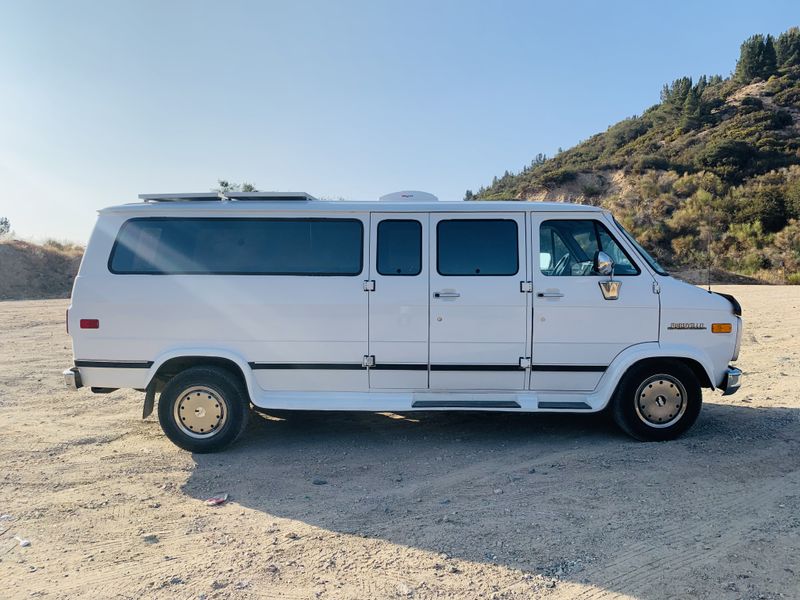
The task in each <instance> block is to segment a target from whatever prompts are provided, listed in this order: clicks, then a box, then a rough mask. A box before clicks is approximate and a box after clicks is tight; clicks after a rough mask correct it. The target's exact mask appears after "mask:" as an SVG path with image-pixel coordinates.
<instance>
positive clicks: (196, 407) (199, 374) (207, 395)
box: [158, 366, 250, 452]
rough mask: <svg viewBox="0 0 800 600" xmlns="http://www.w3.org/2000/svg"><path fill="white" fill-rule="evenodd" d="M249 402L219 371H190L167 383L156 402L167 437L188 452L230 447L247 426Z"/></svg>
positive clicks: (232, 378)
mask: <svg viewBox="0 0 800 600" xmlns="http://www.w3.org/2000/svg"><path fill="white" fill-rule="evenodd" d="M249 414H250V402H249V399H248V396H247V391H246V390H245V389H244V386H243V385H242V383H241V382H240V381H239V379H238V378H237V377H235V376H234V375H233V374H231V373H230V372H229V371H226V370H225V369H220V368H218V367H202V366H200V367H192V368H190V369H186V370H185V371H183V372H181V373H178V374H177V375H175V377H173V378H172V379H170V380H169V382H168V383H167V385H166V386H165V387H164V391H162V392H161V397H160V398H159V400H158V420H159V422H160V423H161V429H163V430H164V433H165V434H166V436H167V437H168V438H169V439H170V440H171V441H172V442H173V443H174V444H175V445H176V446H179V447H180V448H183V449H184V450H189V451H191V452H215V451H217V450H221V449H222V448H224V447H225V446H227V445H229V444H232V443H233V442H234V441H235V440H236V438H238V437H239V435H240V434H241V433H242V431H243V430H244V428H245V426H246V425H247V418H248V416H249Z"/></svg>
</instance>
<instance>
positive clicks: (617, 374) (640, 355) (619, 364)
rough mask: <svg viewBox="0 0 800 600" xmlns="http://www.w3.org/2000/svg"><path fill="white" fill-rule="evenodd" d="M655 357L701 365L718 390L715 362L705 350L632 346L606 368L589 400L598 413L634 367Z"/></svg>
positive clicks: (643, 344)
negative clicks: (678, 359) (676, 359)
mask: <svg viewBox="0 0 800 600" xmlns="http://www.w3.org/2000/svg"><path fill="white" fill-rule="evenodd" d="M653 358H686V359H690V360H693V361H695V362H697V363H698V364H699V365H700V366H701V367H702V369H703V371H705V373H706V376H707V377H708V380H709V381H710V382H711V389H716V376H715V374H714V368H713V362H712V361H711V359H710V357H709V356H708V354H706V352H704V351H703V350H702V349H700V348H697V347H694V346H687V345H683V344H661V343H659V342H644V343H641V344H636V345H634V346H630V347H628V348H626V349H625V350H623V351H622V352H620V353H619V354H617V356H615V357H614V360H613V361H611V364H610V365H609V366H608V368H607V369H606V372H605V373H604V374H603V377H602V378H601V379H600V382H599V383H598V385H597V388H595V390H594V392H592V394H591V395H590V397H589V404H590V405H591V406H592V408H593V409H594V410H602V409H604V408H605V407H606V406H608V403H609V402H610V401H611V397H612V396H613V394H614V392H615V391H616V389H617V386H618V385H619V382H620V380H621V379H622V377H623V376H624V375H625V373H627V372H628V369H630V368H631V367H632V366H633V365H635V364H636V363H638V362H640V361H642V360H648V359H653Z"/></svg>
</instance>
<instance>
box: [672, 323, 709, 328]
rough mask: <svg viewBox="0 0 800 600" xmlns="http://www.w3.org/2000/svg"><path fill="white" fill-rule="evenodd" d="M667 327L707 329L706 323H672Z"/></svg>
mask: <svg viewBox="0 0 800 600" xmlns="http://www.w3.org/2000/svg"><path fill="white" fill-rule="evenodd" d="M667 329H706V324H705V323H670V324H669V327H667Z"/></svg>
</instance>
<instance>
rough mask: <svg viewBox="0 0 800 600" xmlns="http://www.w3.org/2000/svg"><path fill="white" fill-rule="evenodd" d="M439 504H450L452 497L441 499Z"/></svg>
mask: <svg viewBox="0 0 800 600" xmlns="http://www.w3.org/2000/svg"><path fill="white" fill-rule="evenodd" d="M439 504H450V499H449V498H445V499H444V500H440V501H439Z"/></svg>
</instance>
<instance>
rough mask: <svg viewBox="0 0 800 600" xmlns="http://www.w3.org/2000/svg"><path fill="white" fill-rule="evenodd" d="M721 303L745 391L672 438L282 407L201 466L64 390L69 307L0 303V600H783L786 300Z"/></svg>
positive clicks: (91, 397)
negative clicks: (734, 320)
mask: <svg viewBox="0 0 800 600" xmlns="http://www.w3.org/2000/svg"><path fill="white" fill-rule="evenodd" d="M719 289H720V291H722V290H723V289H724V290H725V291H729V292H732V293H734V294H735V295H736V296H737V297H738V298H739V299H740V300H741V302H742V304H743V306H744V311H745V318H746V331H745V336H744V347H743V350H742V354H741V359H740V360H739V362H738V365H739V366H740V367H741V368H742V369H743V370H744V372H745V380H744V388H743V389H742V390H741V391H740V392H739V393H738V394H736V395H733V396H730V397H727V398H722V397H721V396H720V394H719V393H718V392H717V393H711V392H706V394H705V401H706V404H705V406H704V409H703V412H702V414H701V416H700V419H699V421H698V423H697V424H696V425H695V427H694V428H693V429H692V430H691V431H690V432H689V433H688V434H687V435H686V436H685V437H683V438H681V439H680V440H677V441H675V442H668V443H658V444H642V443H637V442H634V441H632V440H630V439H628V438H627V437H625V436H624V435H622V434H621V433H619V432H618V431H617V430H616V429H615V428H614V427H613V426H611V425H609V424H608V422H607V420H606V419H604V418H603V416H590V415H582V416H563V415H510V414H478V413H471V414H458V413H408V414H404V415H398V414H390V413H386V414H346V413H297V414H293V413H285V412H281V413H277V412H276V413H274V414H270V415H268V416H258V417H256V418H254V419H253V421H252V423H251V425H250V427H249V429H248V431H247V432H246V433H245V435H244V436H243V438H242V439H241V441H240V442H239V443H237V444H236V445H235V446H234V447H232V448H231V449H230V450H228V451H226V452H224V453H221V454H215V455H192V454H190V453H187V452H184V451H181V450H179V449H178V448H176V447H174V446H172V445H171V444H170V443H169V442H168V441H167V440H166V438H165V437H164V436H163V435H162V434H161V431H160V429H159V426H158V423H157V422H156V421H155V420H154V418H153V417H150V418H148V419H147V420H146V421H142V420H141V419H140V417H141V401H142V398H143V396H142V394H139V393H136V392H115V393H113V394H110V395H95V394H91V393H90V392H88V391H86V390H81V391H80V392H78V393H71V392H68V391H66V390H65V389H64V387H63V383H62V380H61V370H62V369H63V368H65V367H66V366H69V364H70V362H71V358H72V357H71V354H70V345H69V338H68V337H67V336H66V334H65V333H64V324H63V320H64V309H65V308H66V304H67V302H66V301H64V300H49V301H27V302H0V411H2V413H1V414H2V418H1V419H0V424H1V425H0V426H1V427H2V435H0V478H1V479H0V482H1V483H2V485H0V586H1V587H0V597H3V598H30V597H46V598H75V597H87V598H142V597H147V598H195V599H197V598H207V599H212V598H352V599H359V600H364V599H370V598H452V599H456V598H457V599H464V598H509V599H511V598H539V597H542V598H582V599H589V598H624V597H631V598H644V599H657V598H687V597H700V598H731V599H735V598H754V599H755V598H766V599H772V598H800V458H798V457H799V456H800V452H798V451H799V450H800V427H799V425H800V400H798V396H797V390H798V389H799V388H800V287H771V286H757V287H756V286H753V287H737V286H726V287H725V288H722V287H721V288H719ZM218 493H227V494H229V496H230V499H229V500H228V502H227V503H225V504H224V505H222V506H219V507H208V506H206V505H205V503H204V501H205V500H206V499H207V498H209V497H210V496H214V495H216V494H218ZM20 540H25V541H27V542H29V545H28V544H25V543H24V542H20Z"/></svg>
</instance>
